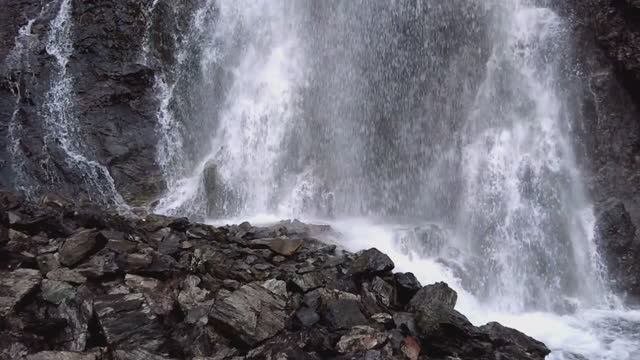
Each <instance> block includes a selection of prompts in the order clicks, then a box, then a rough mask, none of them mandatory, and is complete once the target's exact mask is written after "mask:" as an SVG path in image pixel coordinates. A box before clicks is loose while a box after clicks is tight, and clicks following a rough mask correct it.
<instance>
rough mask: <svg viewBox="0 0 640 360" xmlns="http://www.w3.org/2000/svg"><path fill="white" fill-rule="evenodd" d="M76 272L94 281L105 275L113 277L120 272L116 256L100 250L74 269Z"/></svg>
mask: <svg viewBox="0 0 640 360" xmlns="http://www.w3.org/2000/svg"><path fill="white" fill-rule="evenodd" d="M76 271H77V272H78V273H80V274H81V275H82V276H85V277H87V278H91V279H95V278H100V277H103V276H106V275H114V274H117V273H118V272H119V271H120V267H119V266H118V263H117V260H116V254H115V253H113V252H111V251H109V250H107V249H102V250H100V251H99V252H98V253H96V254H95V255H94V256H92V257H91V259H89V261H87V262H85V263H82V264H80V265H79V266H77V267H76Z"/></svg>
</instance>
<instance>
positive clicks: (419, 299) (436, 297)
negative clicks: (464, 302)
mask: <svg viewBox="0 0 640 360" xmlns="http://www.w3.org/2000/svg"><path fill="white" fill-rule="evenodd" d="M457 300H458V294H457V293H456V292H455V290H453V289H451V288H450V287H449V285H447V284H446V283H444V282H439V283H435V284H432V285H427V286H425V287H423V288H422V289H420V290H418V292H417V293H416V294H415V295H414V296H413V298H412V299H411V301H410V302H409V306H408V309H409V311H411V312H417V311H419V310H421V309H425V308H428V307H430V306H432V305H443V306H445V307H447V308H450V309H453V308H454V307H455V306H456V301H457Z"/></svg>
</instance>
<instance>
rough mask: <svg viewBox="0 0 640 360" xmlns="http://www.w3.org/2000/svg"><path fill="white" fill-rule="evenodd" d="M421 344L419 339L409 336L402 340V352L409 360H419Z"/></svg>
mask: <svg viewBox="0 0 640 360" xmlns="http://www.w3.org/2000/svg"><path fill="white" fill-rule="evenodd" d="M421 350H422V349H421V348H420V342H418V339H416V338H414V337H413V336H407V337H406V338H404V340H402V344H401V345H400V352H401V353H402V355H404V358H405V359H407V360H418V357H419V356H420V351H421Z"/></svg>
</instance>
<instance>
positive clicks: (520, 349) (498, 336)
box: [480, 322, 551, 359]
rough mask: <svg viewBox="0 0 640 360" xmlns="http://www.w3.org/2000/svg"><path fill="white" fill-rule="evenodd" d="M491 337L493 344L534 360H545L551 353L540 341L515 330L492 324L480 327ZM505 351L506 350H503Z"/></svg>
mask: <svg viewBox="0 0 640 360" xmlns="http://www.w3.org/2000/svg"><path fill="white" fill-rule="evenodd" d="M480 330H481V331H483V332H484V333H486V334H488V335H489V338H490V339H491V342H492V343H494V344H496V345H497V346H498V347H500V348H504V347H508V348H510V349H509V352H511V353H520V354H529V355H531V358H532V359H536V358H539V359H543V358H544V357H545V356H547V355H549V353H550V352H551V351H549V349H548V348H547V347H546V346H545V345H544V344H543V343H541V342H540V341H537V340H535V339H533V338H531V337H529V336H527V335H525V334H523V333H521V332H519V331H518V330H515V329H511V328H508V327H505V326H502V325H500V324H499V323H497V322H491V323H488V324H486V325H484V326H481V327H480ZM502 350H503V351H504V349H502Z"/></svg>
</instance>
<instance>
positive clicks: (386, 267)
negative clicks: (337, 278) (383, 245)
mask: <svg viewBox="0 0 640 360" xmlns="http://www.w3.org/2000/svg"><path fill="white" fill-rule="evenodd" d="M394 267H395V264H394V263H393V261H391V258H389V256H387V254H384V253H382V252H381V251H380V250H378V249H376V248H371V249H369V250H365V251H363V252H362V253H361V254H360V255H358V257H357V258H356V259H355V261H354V262H353V263H352V264H351V269H350V270H351V274H353V275H376V274H380V273H384V272H387V271H391V270H393V268H394Z"/></svg>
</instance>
